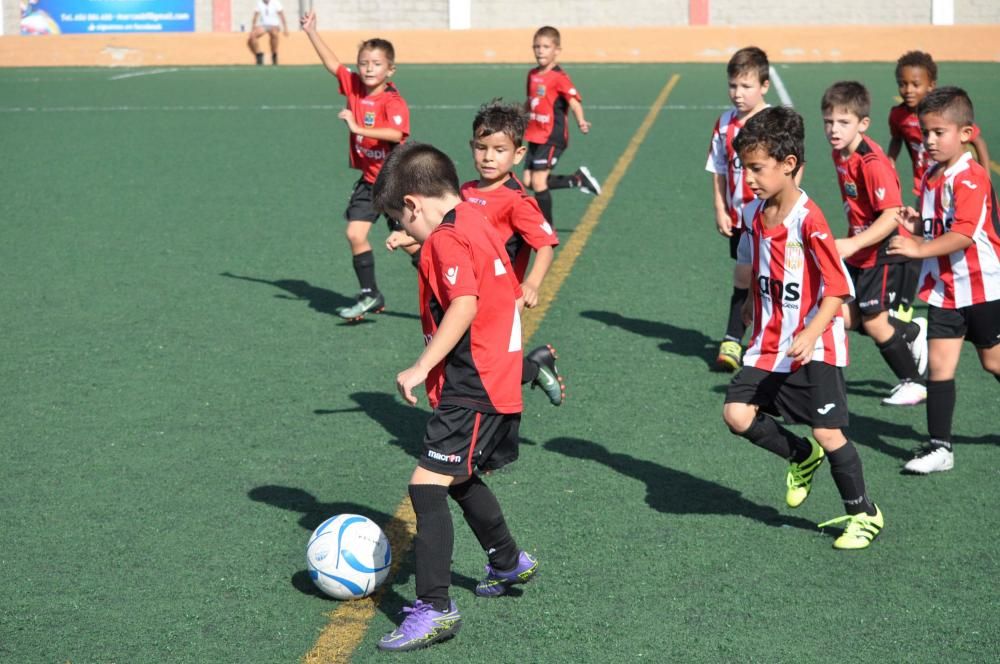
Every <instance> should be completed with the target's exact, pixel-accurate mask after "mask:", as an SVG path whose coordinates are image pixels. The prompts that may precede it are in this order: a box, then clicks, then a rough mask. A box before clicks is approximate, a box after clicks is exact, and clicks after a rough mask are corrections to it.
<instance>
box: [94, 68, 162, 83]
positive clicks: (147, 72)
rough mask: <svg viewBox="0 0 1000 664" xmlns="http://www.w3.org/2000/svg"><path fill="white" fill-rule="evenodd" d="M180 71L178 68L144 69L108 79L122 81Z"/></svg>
mask: <svg viewBox="0 0 1000 664" xmlns="http://www.w3.org/2000/svg"><path fill="white" fill-rule="evenodd" d="M175 71H178V69H177V67H165V68H163V69H143V70H142V71H133V72H129V73H128V74H117V75H115V76H111V77H109V78H108V80H109V81H120V80H122V79H123V78H135V77H136V76H156V75H157V74H169V73H170V72H175Z"/></svg>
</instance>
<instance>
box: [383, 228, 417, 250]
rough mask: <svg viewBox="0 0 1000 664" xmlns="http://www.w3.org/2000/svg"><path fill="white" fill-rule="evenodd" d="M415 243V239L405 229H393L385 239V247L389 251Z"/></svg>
mask: <svg viewBox="0 0 1000 664" xmlns="http://www.w3.org/2000/svg"><path fill="white" fill-rule="evenodd" d="M416 243H417V241H416V240H414V239H413V238H412V237H410V235H409V234H408V233H407V232H406V231H393V232H391V233H389V237H387V238H386V239H385V248H386V249H388V250H389V251H395V250H396V249H399V248H400V247H409V246H412V245H414V244H416Z"/></svg>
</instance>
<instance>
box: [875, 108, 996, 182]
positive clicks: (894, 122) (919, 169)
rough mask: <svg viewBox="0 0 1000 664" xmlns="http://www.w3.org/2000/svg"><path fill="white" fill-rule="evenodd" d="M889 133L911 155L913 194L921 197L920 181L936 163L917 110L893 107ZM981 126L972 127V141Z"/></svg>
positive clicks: (890, 115) (977, 134)
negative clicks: (930, 155)
mask: <svg viewBox="0 0 1000 664" xmlns="http://www.w3.org/2000/svg"><path fill="white" fill-rule="evenodd" d="M889 133H890V134H891V135H892V137H893V138H898V139H899V140H900V141H902V142H903V145H905V146H906V151H907V152H909V153H910V163H911V164H912V165H913V193H914V194H917V195H918V196H919V195H920V181H921V180H922V179H923V177H924V173H926V172H927V169H928V168H930V166H931V164H933V163H934V160H933V159H930V158H928V156H927V148H925V147H924V133H923V131H922V130H921V129H920V117H919V116H918V115H917V112H916V110H915V109H912V108H910V107H908V106H907V105H906V104H900V105H899V106H893V107H892V110H890V111H889ZM979 134H980V131H979V125H976V124H974V125H972V140H976V139H977V138H979Z"/></svg>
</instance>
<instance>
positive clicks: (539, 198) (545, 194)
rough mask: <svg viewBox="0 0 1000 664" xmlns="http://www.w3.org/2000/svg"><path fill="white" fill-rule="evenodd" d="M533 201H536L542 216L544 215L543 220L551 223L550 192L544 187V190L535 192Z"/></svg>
mask: <svg viewBox="0 0 1000 664" xmlns="http://www.w3.org/2000/svg"><path fill="white" fill-rule="evenodd" d="M535 202H536V203H538V207H539V208H541V210H542V216H543V217H545V221H547V222H549V223H550V224H551V223H552V193H551V192H550V191H549V190H548V189H546V190H545V191H536V192H535Z"/></svg>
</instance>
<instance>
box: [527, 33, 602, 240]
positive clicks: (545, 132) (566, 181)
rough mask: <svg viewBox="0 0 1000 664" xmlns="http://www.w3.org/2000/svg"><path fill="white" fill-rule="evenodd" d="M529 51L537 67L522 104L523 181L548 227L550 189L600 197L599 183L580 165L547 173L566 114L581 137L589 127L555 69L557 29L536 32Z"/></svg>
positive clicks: (562, 144) (561, 144)
mask: <svg viewBox="0 0 1000 664" xmlns="http://www.w3.org/2000/svg"><path fill="white" fill-rule="evenodd" d="M532 50H533V51H534V53H535V62H536V63H537V64H538V66H537V67H535V68H534V69H532V70H531V71H529V72H528V101H527V102H525V108H526V110H527V111H528V127H527V129H526V131H525V133H524V138H525V139H526V140H527V141H528V154H527V157H528V158H527V165H526V166H525V169H524V181H525V182H526V183H528V185H529V186H530V187H531V188H532V189H533V190H534V191H535V199H536V200H537V201H538V207H539V208H541V210H542V214H544V215H545V220H546V221H547V222H549V223H550V224H551V223H552V194H551V193H549V190H550V189H568V188H574V189H579V190H580V191H581V192H583V193H585V194H594V195H595V196H596V195H597V194H600V193H601V185H600V184H599V183H598V182H597V179H596V178H594V176H593V175H591V174H590V170H589V169H588V168H587V167H586V166H581V167H580V168H578V169H577V170H576V172H575V173H573V174H572V175H552V169H553V168H555V165H556V163H557V162H558V161H559V157H560V155H562V153H563V151H564V150H565V149H566V146H567V145H569V125H568V124H567V123H566V117H567V111H572V113H573V117H574V118H575V119H576V124H577V126H578V127H579V128H580V132H581V133H583V134H587V133H590V123H589V122H587V120H586V118H585V117H584V114H583V105H582V104H581V103H580V102H581V101H582V99H581V97H580V93H579V92H577V90H576V87H575V86H574V85H573V82H572V81H571V80H570V78H569V76H568V75H567V74H566V72H565V71H563V68H562V67H560V66H559V63H558V60H559V54H560V53H561V52H562V46H561V45H560V36H559V31H558V30H556V29H555V28H553V27H552V26H549V25H546V26H543V27H541V28H539V29H538V30H537V31H536V32H535V36H534V38H533V40H532Z"/></svg>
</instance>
